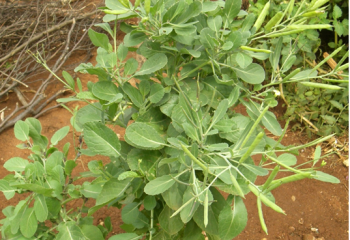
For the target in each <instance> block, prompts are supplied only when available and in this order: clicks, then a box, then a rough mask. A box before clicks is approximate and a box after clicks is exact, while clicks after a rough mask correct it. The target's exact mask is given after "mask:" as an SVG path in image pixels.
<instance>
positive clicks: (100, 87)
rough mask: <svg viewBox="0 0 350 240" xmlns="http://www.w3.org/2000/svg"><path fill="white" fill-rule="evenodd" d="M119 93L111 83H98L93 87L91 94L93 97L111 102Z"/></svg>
mask: <svg viewBox="0 0 350 240" xmlns="http://www.w3.org/2000/svg"><path fill="white" fill-rule="evenodd" d="M118 93H119V90H118V88H117V86H116V85H115V84H114V83H112V82H107V81H100V82H97V83H95V84H94V85H93V87H92V94H94V96H95V97H97V98H99V99H102V100H105V101H109V102H110V101H112V100H113V99H114V98H115V96H116V95H117V94H118Z"/></svg>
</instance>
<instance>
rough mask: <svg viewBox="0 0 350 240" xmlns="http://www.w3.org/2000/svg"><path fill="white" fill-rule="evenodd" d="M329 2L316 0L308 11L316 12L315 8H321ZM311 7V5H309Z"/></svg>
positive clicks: (327, 0)
mask: <svg viewBox="0 0 350 240" xmlns="http://www.w3.org/2000/svg"><path fill="white" fill-rule="evenodd" d="M327 2H329V0H318V1H316V2H315V4H313V5H312V6H311V7H310V8H309V11H312V10H316V9H317V8H319V7H321V6H322V5H324V4H326V3H327ZM310 5H311V4H310Z"/></svg>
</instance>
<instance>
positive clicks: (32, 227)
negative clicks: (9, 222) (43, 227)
mask: <svg viewBox="0 0 350 240" xmlns="http://www.w3.org/2000/svg"><path fill="white" fill-rule="evenodd" d="M19 228H20V230H21V233H22V234H23V236H25V237H27V238H30V237H32V236H34V234H35V232H36V230H37V228H38V223H37V220H36V217H35V214H34V208H27V209H26V210H25V212H24V214H23V215H22V217H21V220H20V225H19Z"/></svg>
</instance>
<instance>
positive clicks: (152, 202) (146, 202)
mask: <svg viewBox="0 0 350 240" xmlns="http://www.w3.org/2000/svg"><path fill="white" fill-rule="evenodd" d="M156 205H157V201H156V199H155V197H154V196H150V195H148V196H146V197H145V199H143V206H144V208H145V209H146V210H148V211H151V210H152V209H153V208H155V207H156Z"/></svg>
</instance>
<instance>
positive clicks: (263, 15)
mask: <svg viewBox="0 0 350 240" xmlns="http://www.w3.org/2000/svg"><path fill="white" fill-rule="evenodd" d="M269 8H270V1H268V2H267V3H266V4H265V6H264V8H263V10H262V11H261V13H260V15H259V17H258V19H257V20H256V21H255V24H254V26H253V27H255V29H256V31H258V30H259V28H260V27H261V24H262V23H263V22H264V20H265V18H266V15H267V13H268V12H269Z"/></svg>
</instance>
